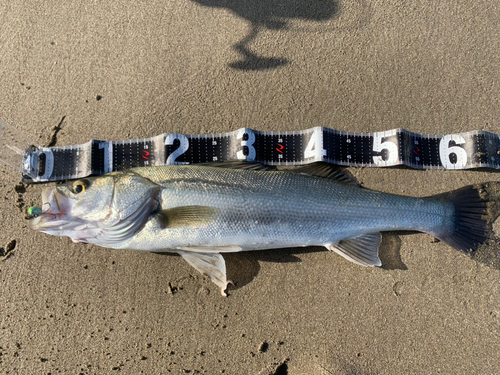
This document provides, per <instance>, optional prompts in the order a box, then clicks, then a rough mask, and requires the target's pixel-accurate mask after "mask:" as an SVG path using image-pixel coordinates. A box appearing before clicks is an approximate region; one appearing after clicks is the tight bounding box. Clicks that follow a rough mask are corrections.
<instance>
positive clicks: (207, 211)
mask: <svg viewBox="0 0 500 375" xmlns="http://www.w3.org/2000/svg"><path fill="white" fill-rule="evenodd" d="M219 214H220V210H219V209H218V208H216V207H209V206H181V207H174V208H168V209H165V210H162V211H160V212H158V217H159V219H160V222H161V223H162V226H163V228H176V227H199V226H203V225H207V224H209V223H211V222H212V221H214V220H216V219H217V218H218V217H219Z"/></svg>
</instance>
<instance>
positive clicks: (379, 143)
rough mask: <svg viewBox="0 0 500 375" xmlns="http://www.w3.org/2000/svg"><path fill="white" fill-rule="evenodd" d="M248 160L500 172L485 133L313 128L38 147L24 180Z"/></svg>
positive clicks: (496, 151) (498, 146)
mask: <svg viewBox="0 0 500 375" xmlns="http://www.w3.org/2000/svg"><path fill="white" fill-rule="evenodd" d="M229 160H247V161H256V162H262V163H264V164H268V165H300V164H306V163H311V162H314V161H326V162H329V163H333V164H339V165H343V166H367V167H386V166H396V165H406V166H408V167H412V168H419V169H470V168H495V169H499V168H500V135H498V134H493V133H489V132H485V131H472V132H467V133H461V134H447V135H429V134H417V133H412V132H409V131H406V130H404V129H393V130H388V131H384V132H376V133H355V132H343V131H337V130H333V129H329V128H323V127H315V128H311V129H307V130H301V131H287V132H266V131H256V130H252V129H249V128H242V129H238V130H236V131H233V132H230V133H224V134H206V135H188V134H177V133H175V134H174V133H165V134H161V135H158V136H156V137H152V138H144V139H135V140H128V141H97V140H91V141H89V142H87V143H84V144H81V145H75V146H63V147H50V148H36V147H34V146H31V147H30V148H28V149H27V150H26V152H25V154H24V158H23V166H22V169H23V182H27V183H31V182H47V181H58V180H66V179H74V178H82V177H86V176H89V175H99V174H104V173H109V172H114V171H118V170H122V169H127V168H133V167H147V166H159V165H167V164H194V163H206V162H215V161H229Z"/></svg>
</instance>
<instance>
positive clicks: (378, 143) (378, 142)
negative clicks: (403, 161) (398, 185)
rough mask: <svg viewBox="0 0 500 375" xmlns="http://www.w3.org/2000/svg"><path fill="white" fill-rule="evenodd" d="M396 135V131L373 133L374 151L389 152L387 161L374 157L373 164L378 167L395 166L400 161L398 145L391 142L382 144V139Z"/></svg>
mask: <svg viewBox="0 0 500 375" xmlns="http://www.w3.org/2000/svg"><path fill="white" fill-rule="evenodd" d="M394 135H396V129H393V130H388V131H386V132H379V133H373V151H374V152H382V150H386V151H387V160H384V159H382V156H374V157H373V163H375V165H377V166H380V167H382V166H387V165H394V164H396V163H397V161H398V145H397V144H395V143H394V142H391V141H385V142H382V139H384V138H386V137H390V136H394Z"/></svg>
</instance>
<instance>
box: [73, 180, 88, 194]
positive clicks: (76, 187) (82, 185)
mask: <svg viewBox="0 0 500 375" xmlns="http://www.w3.org/2000/svg"><path fill="white" fill-rule="evenodd" d="M87 187H88V182H87V181H85V180H78V181H75V183H74V184H73V192H74V193H75V194H80V193H83V192H84V191H85V189H87Z"/></svg>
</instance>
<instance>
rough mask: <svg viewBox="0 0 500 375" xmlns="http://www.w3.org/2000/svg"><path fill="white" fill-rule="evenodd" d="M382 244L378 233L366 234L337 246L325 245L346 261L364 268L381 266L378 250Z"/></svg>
mask: <svg viewBox="0 0 500 375" xmlns="http://www.w3.org/2000/svg"><path fill="white" fill-rule="evenodd" d="M380 242H382V235H381V234H380V232H377V233H367V234H363V235H361V236H358V237H354V238H349V239H347V240H342V241H339V243H338V244H330V245H327V246H326V248H327V249H328V250H332V251H335V252H336V253H337V254H339V255H341V256H343V257H344V258H346V259H347V260H349V261H351V262H353V263H356V264H359V265H360V266H364V267H373V266H377V267H379V266H381V265H382V262H381V261H380V258H379V257H378V248H379V246H380Z"/></svg>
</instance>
